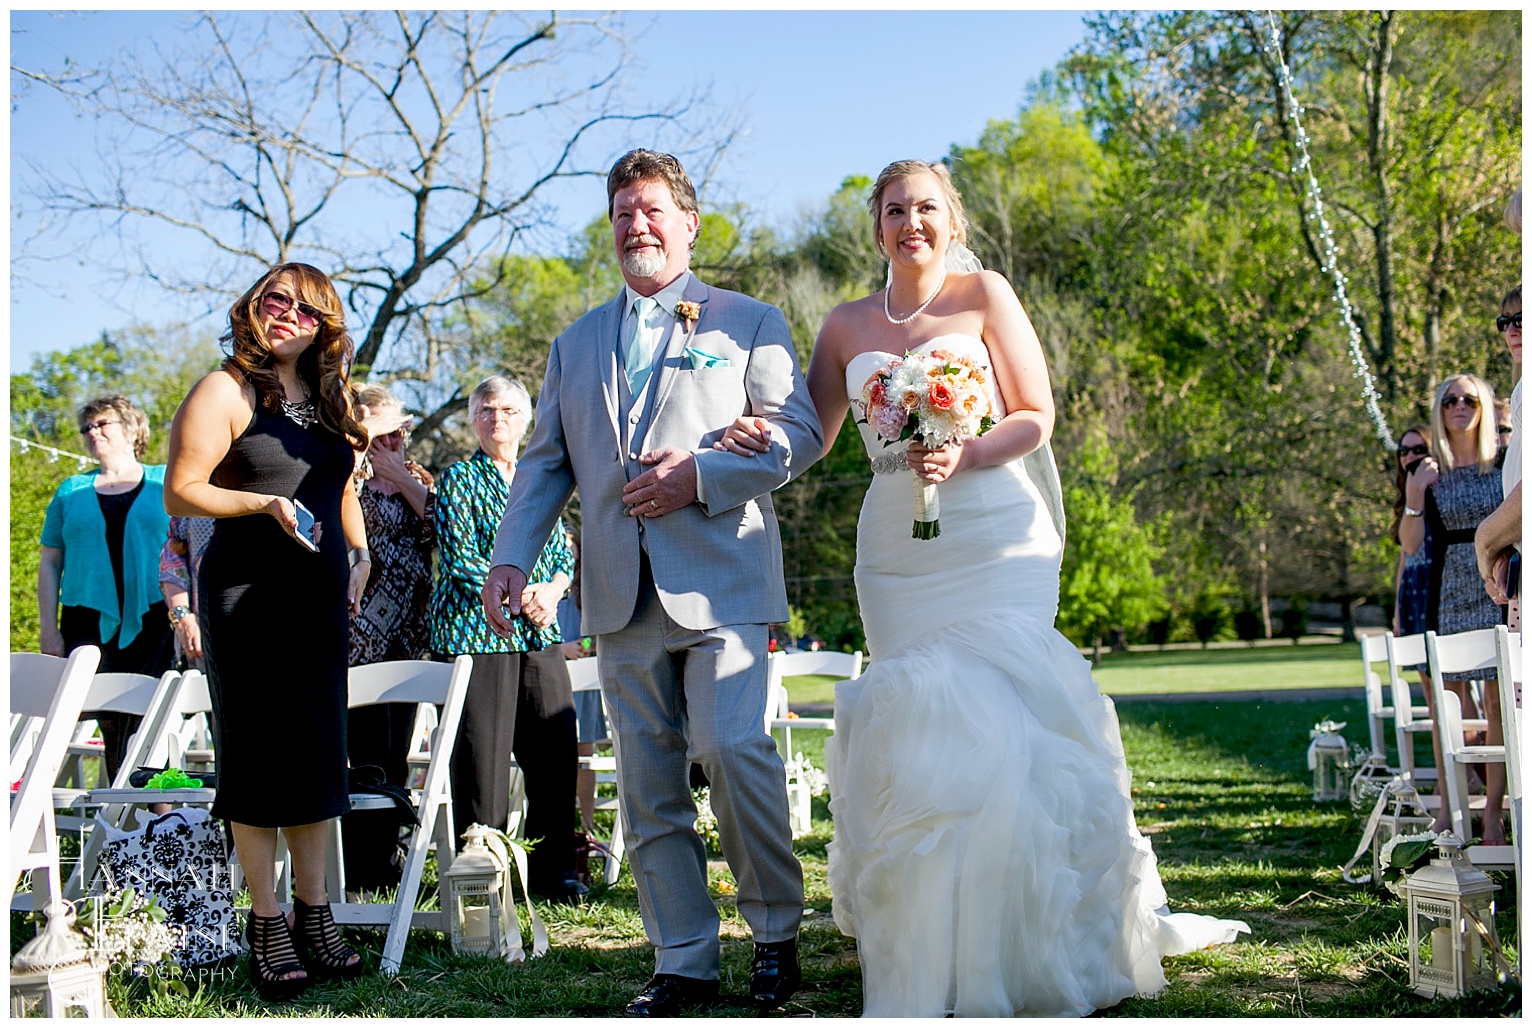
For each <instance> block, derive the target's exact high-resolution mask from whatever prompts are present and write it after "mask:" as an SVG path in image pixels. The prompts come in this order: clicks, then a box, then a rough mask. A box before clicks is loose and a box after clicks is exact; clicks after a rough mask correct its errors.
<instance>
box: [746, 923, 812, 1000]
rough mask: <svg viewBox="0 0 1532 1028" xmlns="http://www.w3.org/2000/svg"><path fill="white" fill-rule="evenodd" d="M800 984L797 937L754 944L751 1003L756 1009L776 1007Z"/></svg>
mask: <svg viewBox="0 0 1532 1028" xmlns="http://www.w3.org/2000/svg"><path fill="white" fill-rule="evenodd" d="M802 983H803V975H802V973H801V972H800V971H799V970H798V940H797V939H788V940H787V941H786V942H758V943H756V944H755V959H754V960H753V961H751V962H750V1002H751V1003H753V1004H754V1005H755V1007H756V1008H757V1009H759V1010H775V1009H777V1007H780V1006H781V1005H782V1004H783V1003H786V1002H787V1001H788V999H789V998H791V996H792V994H793V993H794V992H796V991H797V990H798V986H799V985H801V984H802Z"/></svg>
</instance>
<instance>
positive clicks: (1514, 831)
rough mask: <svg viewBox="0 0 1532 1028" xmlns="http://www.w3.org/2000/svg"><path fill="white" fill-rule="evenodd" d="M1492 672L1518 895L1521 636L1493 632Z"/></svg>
mask: <svg viewBox="0 0 1532 1028" xmlns="http://www.w3.org/2000/svg"><path fill="white" fill-rule="evenodd" d="M1495 671H1496V675H1495V678H1496V681H1497V683H1498V684H1499V686H1500V720H1501V723H1502V724H1503V725H1504V726H1505V794H1506V796H1507V797H1508V798H1509V799H1510V801H1511V841H1512V843H1513V849H1514V851H1515V854H1516V895H1518V896H1520V895H1521V705H1520V704H1519V703H1517V702H1516V694H1517V692H1518V690H1517V686H1519V685H1520V684H1521V682H1522V677H1521V634H1520V633H1516V634H1514V635H1513V634H1512V633H1511V632H1510V631H1508V630H1507V629H1506V627H1505V626H1504V625H1500V626H1499V627H1497V628H1496V629H1495Z"/></svg>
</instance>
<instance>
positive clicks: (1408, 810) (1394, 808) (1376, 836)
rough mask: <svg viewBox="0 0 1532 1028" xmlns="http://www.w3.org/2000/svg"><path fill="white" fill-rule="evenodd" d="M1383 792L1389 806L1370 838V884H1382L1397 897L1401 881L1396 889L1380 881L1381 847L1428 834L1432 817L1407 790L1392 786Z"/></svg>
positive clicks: (1396, 785) (1412, 790) (1403, 785)
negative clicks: (1402, 837)
mask: <svg viewBox="0 0 1532 1028" xmlns="http://www.w3.org/2000/svg"><path fill="white" fill-rule="evenodd" d="M1386 791H1387V792H1388V795H1389V800H1388V806H1387V807H1386V808H1385V809H1384V812H1383V815H1382V816H1381V817H1379V818H1378V828H1377V831H1375V832H1373V836H1372V882H1373V884H1374V885H1377V884H1379V883H1382V884H1384V885H1385V886H1386V887H1387V888H1388V890H1389V891H1390V892H1393V893H1396V894H1398V893H1400V892H1401V891H1402V887H1403V879H1401V880H1400V882H1399V884H1397V885H1396V884H1394V883H1392V882H1384V881H1383V847H1384V845H1385V844H1386V843H1387V842H1388V841H1389V840H1390V839H1392V838H1395V837H1396V836H1400V835H1420V834H1422V833H1423V832H1428V831H1430V830H1431V815H1430V814H1427V813H1426V812H1425V811H1423V810H1421V809H1420V807H1418V806H1417V805H1416V804H1417V800H1416V797H1415V790H1414V789H1412V788H1410V787H1409V786H1407V785H1405V784H1403V783H1401V782H1391V783H1390V784H1389V785H1388V787H1387V790H1386Z"/></svg>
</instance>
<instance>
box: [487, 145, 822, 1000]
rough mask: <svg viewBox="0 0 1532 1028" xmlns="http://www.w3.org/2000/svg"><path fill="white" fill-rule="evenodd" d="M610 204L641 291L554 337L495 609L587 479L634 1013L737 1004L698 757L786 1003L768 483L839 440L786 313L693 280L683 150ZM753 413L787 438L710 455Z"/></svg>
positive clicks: (586, 529) (742, 905) (775, 576)
mask: <svg viewBox="0 0 1532 1028" xmlns="http://www.w3.org/2000/svg"><path fill="white" fill-rule="evenodd" d="M607 200H608V207H607V214H608V216H609V217H610V219H611V222H612V229H613V242H614V244H615V246H616V249H617V256H618V259H619V260H620V261H621V264H622V274H623V278H624V279H625V280H626V281H627V288H625V289H624V290H623V291H622V293H621V294H620V295H618V296H617V297H616V298H615V299H613V300H612V301H611V302H609V303H607V304H604V305H603V306H601V307H598V308H596V309H595V310H593V311H590V312H589V313H587V314H585V315H584V316H583V317H581V318H580V319H579V320H578V321H576V322H575V323H574V324H573V325H571V326H570V327H569V329H568V330H567V331H565V332H564V333H563V334H561V335H560V336H559V337H558V338H557V339H555V340H554V341H553V347H552V351H551V352H550V353H549V355H548V371H547V375H546V377H545V378H544V380H543V389H542V394H541V396H540V397H539V399H538V405H537V427H536V429H535V430H534V431H533V433H532V438H531V440H530V441H529V443H528V445H527V451H526V453H525V455H523V457H522V459H521V465H520V467H519V468H517V471H516V477H515V479H514V481H513V483H512V485H511V493H510V498H509V501H508V504H507V507H506V512H505V517H504V519H503V520H502V521H501V523H500V532H499V535H498V536H497V538H496V541H495V550H494V556H493V563H494V565H495V566H494V567H493V569H492V570H491V571H490V574H489V579H488V581H487V582H486V584H485V586H484V606H485V611H486V613H487V614H488V617H489V619H490V622H491V623H492V624H494V625H496V626H497V627H498V628H499V629H500V630H501V631H505V630H507V629H508V628H509V624H510V619H511V618H513V617H514V616H515V615H516V614H517V613H518V612H519V611H520V609H521V597H522V590H523V589H524V588H525V585H526V572H527V571H528V569H530V568H531V567H532V565H533V563H534V562H535V561H536V560H537V555H538V553H539V552H540V551H541V550H542V547H543V543H544V542H545V541H546V540H547V538H548V533H549V531H550V530H551V529H552V527H553V524H554V519H555V518H556V517H557V516H558V515H559V513H560V512H561V511H562V510H563V507H564V504H565V503H567V502H568V500H569V498H570V495H571V494H572V493H573V492H574V490H576V489H578V490H579V491H580V513H581V521H582V523H583V527H582V530H581V533H580V543H581V549H582V558H583V559H582V567H583V572H582V573H583V576H584V577H583V581H582V585H581V589H582V593H581V601H582V609H583V623H582V627H581V631H582V632H583V633H584V634H585V635H593V636H597V637H598V645H597V648H596V652H597V656H598V659H599V661H600V664H599V667H600V669H601V688H602V695H603V697H604V699H605V701H606V707H607V715H608V717H609V718H610V719H611V723H612V728H613V738H614V740H615V744H616V751H617V788H618V790H619V792H620V794H621V799H622V812H623V818H624V821H623V828H624V834H625V837H626V840H627V843H628V846H629V851H628V853H629V861H630V863H631V867H632V869H633V877H634V880H635V881H636V882H637V885H638V897H639V905H640V908H641V910H642V912H643V918H644V928H645V931H646V932H647V934H648V936H649V939H650V941H651V942H652V943H653V944H654V946H655V950H656V954H655V958H656V959H655V975H654V978H653V979H652V980H651V981H650V982H649V984H648V985H647V986H646V987H645V988H644V990H643V992H641V993H640V994H639V995H638V997H637V998H635V999H634V1000H633V1001H632V1002H631V1003H629V1004H628V1006H627V1009H626V1011H625V1012H626V1013H627V1015H628V1016H632V1017H652V1016H669V1015H672V1014H675V1013H676V1012H678V1011H680V1010H682V1009H684V1008H686V1007H688V1006H694V1005H697V1004H701V1003H706V1002H708V1001H710V1000H711V999H713V998H714V997H716V996H717V994H718V954H719V943H718V925H719V919H718V910H717V907H716V906H715V905H714V903H713V900H712V898H711V897H710V896H709V895H708V888H707V859H706V849H705V847H704V846H703V843H702V840H701V838H700V837H699V836H698V835H697V832H696V830H695V827H694V823H695V820H696V813H697V812H696V808H695V805H694V804H693V803H692V798H691V793H690V787H689V784H688V776H689V771H690V766H691V764H692V763H693V762H695V763H698V764H700V765H701V766H702V768H703V770H704V771H705V772H706V774H707V777H708V781H709V782H710V783H711V787H712V791H711V797H712V806H713V810H714V811H715V812H716V814H717V816H718V830H719V836H720V838H721V839H722V842H723V851H724V856H725V857H726V858H727V859H728V862H729V867H730V869H731V870H732V871H733V872H734V877H735V880H736V881H737V882H738V883H739V894H738V895H739V911H740V914H741V915H742V916H743V917H744V918H745V920H746V921H747V922H749V924H750V929H751V932H752V934H753V935H754V938H755V961H754V963H753V964H752V967H751V987H750V992H751V998H752V1000H753V1001H754V1002H755V1003H756V1005H758V1006H760V1007H762V1008H763V1009H771V1008H774V1007H777V1006H780V1005H781V1004H782V1003H784V1002H786V1001H787V998H788V997H789V996H790V995H791V994H792V992H793V990H794V989H795V988H797V986H798V982H799V972H798V958H797V933H798V922H799V919H800V918H801V916H802V913H803V870H802V868H801V867H800V866H799V864H798V860H797V858H796V857H795V856H794V855H793V850H792V837H791V832H790V830H789V828H788V820H787V795H786V777H785V774H784V771H783V767H782V761H781V758H780V757H779V756H778V755H777V749H776V744H775V742H774V741H773V740H772V739H771V737H770V736H769V735H768V734H767V733H766V730H765V713H766V694H767V675H766V651H767V627H768V625H769V624H771V623H773V622H780V621H784V620H786V618H787V593H786V590H785V588H784V587H783V582H782V544H781V539H780V537H779V535H778V533H777V522H776V515H775V513H774V511H773V510H772V506H771V495H770V494H771V491H772V490H773V489H776V488H777V487H778V486H781V485H783V484H784V483H786V482H787V481H788V480H789V479H791V478H792V477H793V476H795V475H797V474H799V473H801V472H802V471H803V470H804V468H806V467H807V466H808V465H809V464H811V463H813V461H814V460H816V459H817V458H818V456H819V454H820V453H821V452H822V451H823V436H822V433H821V431H820V427H819V419H818V417H817V416H816V415H815V413H814V407H813V404H812V403H811V402H810V400H809V396H808V388H807V386H806V385H805V384H804V381H803V376H802V373H801V372H800V371H799V369H798V362H797V358H796V357H795V355H794V352H793V344H792V340H791V338H790V337H789V335H788V330H787V321H786V319H785V318H784V317H783V316H782V312H781V311H779V310H777V308H775V307H772V306H769V305H768V304H764V303H761V302H759V301H757V300H753V299H751V298H749V297H747V296H743V295H741V294H739V293H734V292H730V291H728V290H725V289H717V288H713V287H709V286H706V285H704V284H703V283H702V282H700V281H698V280H697V278H696V277H695V276H693V275H692V273H691V272H690V270H689V268H688V266H689V264H690V262H691V248H692V246H693V245H694V243H695V240H696V236H697V229H698V226H699V224H700V218H699V214H698V209H697V198H696V192H695V190H694V189H693V187H692V183H691V180H690V179H689V178H688V177H687V175H686V172H685V170H684V169H683V168H682V167H681V164H680V162H679V161H677V160H676V159H675V158H674V157H672V156H670V155H669V154H661V153H655V152H652V151H648V150H634V151H632V152H631V153H629V154H627V155H625V156H624V157H623V158H622V159H621V160H619V161H618V162H617V164H616V165H615V166H614V167H613V168H612V171H611V173H610V175H608V177H607ZM741 415H748V416H752V417H759V418H764V419H765V420H766V421H767V422H768V423H769V424H770V427H771V434H772V445H771V447H770V449H769V450H768V451H766V452H764V453H759V454H755V455H754V456H741V455H738V454H733V453H728V452H726V451H722V450H714V449H713V448H712V444H713V443H714V442H715V441H716V440H717V439H719V438H720V437H721V436H722V434H723V431H724V429H725V428H727V427H728V426H729V425H730V424H732V423H733V421H734V420H735V419H736V418H737V417H740V416H741Z"/></svg>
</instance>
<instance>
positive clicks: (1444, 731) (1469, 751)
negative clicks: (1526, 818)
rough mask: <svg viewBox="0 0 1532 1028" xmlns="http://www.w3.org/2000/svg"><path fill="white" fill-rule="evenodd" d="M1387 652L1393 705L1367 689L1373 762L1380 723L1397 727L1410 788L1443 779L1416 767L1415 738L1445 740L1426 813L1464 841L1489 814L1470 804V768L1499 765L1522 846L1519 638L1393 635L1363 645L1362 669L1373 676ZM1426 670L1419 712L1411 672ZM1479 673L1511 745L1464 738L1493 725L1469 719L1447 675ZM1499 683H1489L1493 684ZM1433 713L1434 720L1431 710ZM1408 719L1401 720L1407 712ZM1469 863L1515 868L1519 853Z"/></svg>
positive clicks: (1487, 632)
mask: <svg viewBox="0 0 1532 1028" xmlns="http://www.w3.org/2000/svg"><path fill="white" fill-rule="evenodd" d="M1379 643H1381V646H1382V650H1383V653H1382V657H1381V659H1383V660H1386V661H1387V665H1388V674H1389V679H1390V681H1389V690H1390V698H1391V699H1392V704H1391V705H1389V706H1386V707H1385V706H1383V705H1382V704H1381V703H1380V702H1379V701H1380V693H1381V689H1375V688H1374V687H1373V684H1372V683H1371V682H1369V688H1368V726H1369V730H1370V731H1369V734H1370V737H1371V742H1372V748H1373V752H1374V754H1375V755H1382V752H1383V743H1382V738H1381V736H1382V733H1381V730H1380V729H1381V724H1382V723H1383V722H1384V721H1385V720H1388V719H1391V720H1392V721H1393V725H1394V738H1395V746H1396V749H1397V752H1398V760H1399V763H1398V771H1399V773H1400V774H1401V775H1402V776H1403V777H1404V779H1405V780H1406V781H1407V782H1409V783H1410V784H1411V785H1415V786H1419V785H1420V784H1422V783H1423V782H1425V781H1427V780H1430V779H1434V778H1436V777H1437V775H1436V771H1435V769H1433V768H1430V767H1423V766H1419V765H1417V762H1416V760H1415V736H1417V735H1428V736H1434V738H1435V739H1436V740H1438V741H1439V745H1440V750H1441V754H1442V763H1443V768H1442V769H1441V770H1442V778H1444V779H1445V781H1438V782H1437V787H1436V790H1435V792H1434V793H1431V794H1427V795H1421V797H1420V798H1421V801H1422V803H1423V804H1424V805H1425V806H1426V808H1427V810H1430V811H1439V810H1442V809H1444V807H1445V810H1446V812H1447V818H1448V821H1449V823H1450V824H1451V827H1452V829H1453V832H1454V834H1456V835H1459V836H1460V837H1461V838H1463V839H1464V840H1465V841H1466V840H1468V839H1470V838H1472V836H1471V835H1470V834H1469V831H1470V829H1471V828H1472V823H1471V817H1472V814H1473V812H1474V811H1476V810H1477V811H1481V812H1482V810H1483V807H1484V804H1485V798H1484V797H1482V796H1480V797H1471V796H1470V795H1469V793H1468V779H1467V766H1468V765H1469V764H1471V763H1485V762H1488V763H1500V762H1504V763H1505V764H1506V766H1507V789H1506V793H1507V798H1508V799H1509V801H1510V809H1511V819H1512V832H1513V834H1514V835H1515V838H1516V839H1517V840H1518V842H1519V840H1520V816H1521V815H1520V809H1521V808H1520V798H1521V765H1520V752H1519V738H1520V737H1519V735H1518V734H1517V731H1518V725H1519V724H1520V714H1521V711H1520V708H1519V707H1518V706H1517V704H1516V684H1517V683H1519V682H1520V681H1521V638H1520V636H1519V635H1511V634H1510V633H1509V632H1507V630H1506V629H1505V627H1504V626H1498V627H1496V628H1486V629H1480V630H1478V631H1473V632H1460V633H1455V634H1453V635H1441V636H1439V635H1437V634H1436V633H1434V632H1425V633H1422V634H1417V635H1407V636H1395V635H1393V634H1392V633H1388V634H1385V635H1382V636H1373V637H1370V638H1367V639H1364V640H1363V643H1362V650H1363V662H1364V666H1366V667H1367V671H1368V673H1369V675H1372V674H1373V673H1372V671H1371V667H1370V665H1371V664H1373V663H1376V662H1377V660H1378V659H1379V656H1378V652H1377V651H1378V645H1379ZM1420 665H1425V666H1426V672H1427V676H1428V679H1429V681H1430V689H1431V701H1432V703H1431V706H1419V705H1416V704H1415V703H1414V701H1413V698H1412V696H1411V689H1410V684H1409V682H1408V680H1407V679H1406V678H1405V675H1406V674H1407V673H1408V672H1407V670H1406V669H1411V668H1415V667H1418V666H1420ZM1474 671H1477V672H1480V676H1479V677H1480V678H1481V679H1482V680H1483V681H1484V682H1485V683H1486V687H1487V688H1494V689H1496V690H1497V696H1496V698H1497V699H1499V700H1500V707H1501V710H1500V717H1501V723H1502V725H1503V727H1504V731H1505V739H1506V741H1507V744H1506V745H1494V746H1490V745H1478V746H1474V745H1469V744H1468V743H1466V742H1465V740H1464V733H1465V732H1479V731H1484V730H1485V729H1486V728H1487V726H1488V723H1487V722H1486V721H1485V720H1484V719H1482V718H1474V719H1467V718H1464V717H1463V715H1462V707H1461V704H1460V703H1459V700H1458V697H1457V695H1456V694H1455V693H1453V692H1451V691H1449V690H1448V689H1446V688H1445V686H1444V685H1443V675H1444V674H1449V673H1467V672H1474ZM1490 679H1493V682H1492V683H1491V682H1490V681H1489V680H1490ZM1433 708H1434V710H1435V717H1434V718H1433V716H1432V710H1433ZM1401 712H1402V713H1401ZM1468 854H1469V858H1470V859H1471V860H1473V862H1474V863H1475V864H1476V865H1479V866H1491V867H1494V866H1499V867H1511V866H1517V867H1518V869H1519V859H1520V854H1519V852H1517V847H1512V846H1482V845H1481V846H1471V847H1469V850H1468Z"/></svg>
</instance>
